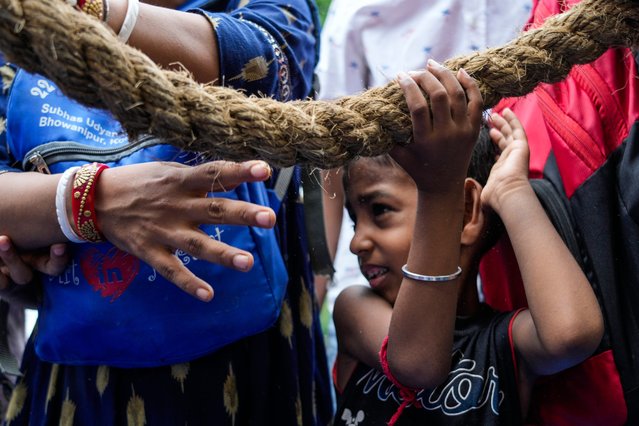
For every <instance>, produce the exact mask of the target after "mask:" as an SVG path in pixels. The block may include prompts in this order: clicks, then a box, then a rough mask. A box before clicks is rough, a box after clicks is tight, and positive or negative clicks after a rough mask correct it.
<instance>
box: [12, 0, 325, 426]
mask: <svg viewBox="0 0 639 426" xmlns="http://www.w3.org/2000/svg"><path fill="white" fill-rule="evenodd" d="M220 3H221V4H220ZM183 8H189V9H197V10H194V12H199V13H205V14H206V16H207V17H208V18H209V20H210V21H211V24H212V25H213V27H214V28H215V33H216V35H217V41H218V45H219V54H220V59H221V61H222V63H221V69H220V72H221V80H222V83H223V84H225V85H227V86H232V87H235V88H238V89H242V90H245V91H246V92H247V93H253V94H261V95H266V96H271V97H273V98H276V99H280V100H288V99H296V98H303V97H306V96H307V95H308V94H309V93H310V90H311V86H312V75H313V68H314V66H315V63H316V60H317V51H316V47H317V46H316V44H317V41H318V30H319V27H318V21H317V14H316V10H315V6H314V5H313V4H312V2H311V1H306V0H287V1H281V0H248V1H247V0H233V1H230V2H219V1H212V2H202V1H197V0H196V1H188V2H187V3H186V4H185V5H184V6H183ZM2 64H3V62H0V76H1V77H2V92H1V95H0V170H8V169H11V168H13V170H17V169H20V168H21V164H20V160H21V159H18V158H13V156H12V155H13V153H12V152H8V150H7V146H8V145H7V141H6V132H5V123H6V114H7V111H6V97H7V96H8V94H9V92H10V90H11V84H12V81H13V77H14V74H15V71H16V69H15V68H13V67H11V66H10V65H8V64H4V65H2ZM13 142H14V143H15V141H13ZM300 180H301V178H300V173H299V171H296V173H295V175H294V178H293V182H292V184H291V186H290V188H289V193H288V194H287V196H286V198H285V200H284V204H283V206H282V208H281V209H280V212H279V213H278V229H277V232H278V235H279V241H280V246H281V250H282V253H283V254H284V259H285V261H286V264H287V269H288V273H289V284H288V289H287V295H286V298H285V301H284V304H283V308H282V314H281V316H280V318H279V319H278V321H277V323H276V324H275V326H273V327H272V328H271V329H270V330H268V331H266V332H264V333H261V334H258V335H255V336H252V337H250V338H247V339H244V340H242V341H239V342H237V343H235V344H232V345H230V346H227V347H224V348H223V349H221V350H219V351H217V352H215V353H213V354H210V355H208V356H205V357H202V358H199V359H195V360H192V361H190V362H186V363H183V364H179V365H171V366H165V367H156V368H144V369H120V368H111V367H108V366H99V367H70V366H64V365H54V364H50V363H46V362H43V361H41V360H39V359H38V358H37V356H36V355H35V352H34V349H33V342H30V343H29V345H28V347H27V349H26V353H25V357H24V359H23V371H24V377H23V378H21V380H20V381H19V383H18V384H17V386H16V389H15V391H14V394H13V398H12V401H11V404H10V407H9V410H8V412H7V415H6V419H5V423H6V424H8V425H24V424H30V425H44V424H76V425H88V424H91V425H96V424H98V425H125V424H147V425H185V424H189V425H246V424H251V425H270V424H277V425H323V424H327V423H328V422H329V421H330V418H331V414H332V413H331V401H330V393H329V386H330V384H329V378H328V372H327V366H326V358H325V354H324V345H323V341H322V333H321V330H320V324H319V320H318V312H317V307H316V303H315V299H314V289H313V277H312V273H311V270H310V264H309V261H308V245H307V241H306V239H305V237H304V236H305V235H306V234H305V229H304V226H305V225H304V221H303V211H302V206H301V205H300V204H299V203H298V202H297V200H298V199H299V197H298V196H299V194H298V188H299V185H300ZM0 184H1V178H0ZM141 320H144V319H143V318H141ZM36 332H37V331H36Z"/></svg>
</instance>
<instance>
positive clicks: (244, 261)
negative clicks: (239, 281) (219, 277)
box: [233, 254, 250, 271]
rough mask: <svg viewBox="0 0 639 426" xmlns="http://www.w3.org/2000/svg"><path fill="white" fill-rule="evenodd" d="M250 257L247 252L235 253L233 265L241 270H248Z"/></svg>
mask: <svg viewBox="0 0 639 426" xmlns="http://www.w3.org/2000/svg"><path fill="white" fill-rule="evenodd" d="M249 261H250V259H249V257H248V256H247V255H245V254H238V255H235V257H234V258H233V266H235V267H236V268H237V269H239V270H241V271H246V270H247V269H248V267H249Z"/></svg>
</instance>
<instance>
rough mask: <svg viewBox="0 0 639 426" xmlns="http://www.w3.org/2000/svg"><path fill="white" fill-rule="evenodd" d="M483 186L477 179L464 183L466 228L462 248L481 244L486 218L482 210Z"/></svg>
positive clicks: (462, 238) (462, 235) (463, 232)
mask: <svg viewBox="0 0 639 426" xmlns="http://www.w3.org/2000/svg"><path fill="white" fill-rule="evenodd" d="M481 191H482V186H481V185H480V184H479V182H477V181H476V180H475V179H472V178H466V180H465V181H464V227H463V229H462V234H461V244H462V246H472V245H475V244H476V243H477V242H479V240H480V238H481V236H482V234H483V231H484V227H485V224H486V217H485V215H484V212H483V209H482V208H481Z"/></svg>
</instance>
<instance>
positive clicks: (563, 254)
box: [497, 185, 603, 374]
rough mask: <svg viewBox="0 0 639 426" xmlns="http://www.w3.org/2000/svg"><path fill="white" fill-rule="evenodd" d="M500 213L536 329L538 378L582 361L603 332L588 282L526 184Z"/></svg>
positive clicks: (533, 360)
mask: <svg viewBox="0 0 639 426" xmlns="http://www.w3.org/2000/svg"><path fill="white" fill-rule="evenodd" d="M499 210H500V211H498V212H497V213H498V214H499V215H500V217H501V219H502V221H503V223H504V225H505V227H506V230H507V232H508V235H509V237H510V240H511V242H512V245H513V248H514V250H515V254H516V257H517V261H518V263H519V267H520V270H521V274H522V278H523V282H524V287H525V291H526V297H527V299H528V304H529V307H530V315H531V318H532V321H533V322H534V327H533V328H532V329H533V330H536V336H532V340H533V341H534V342H535V343H534V344H533V345H532V346H531V345H528V353H529V354H530V356H529V358H530V359H528V361H529V364H530V366H531V367H532V368H533V370H536V371H535V372H536V373H538V374H549V373H553V372H556V371H560V370H562V369H564V368H566V367H567V366H569V365H573V364H574V363H576V362H580V361H581V360H583V359H584V358H586V357H587V356H589V355H590V354H591V353H592V351H594V349H595V348H596V346H597V345H598V344H599V341H600V339H601V333H602V329H603V320H602V316H601V311H600V308H599V305H598V302H597V299H596V297H595V295H594V293H593V290H592V287H591V286H590V283H589V282H588V280H587V279H586V276H585V275H584V273H583V272H582V270H581V268H580V267H579V265H578V264H577V262H576V261H575V259H574V258H573V256H572V254H571V253H570V251H569V250H568V248H567V247H566V245H565V244H564V242H563V241H562V239H561V237H560V236H559V234H558V233H557V232H556V230H555V228H554V227H553V225H552V223H551V222H550V220H549V219H548V217H547V216H546V213H545V212H544V210H543V207H542V206H541V204H540V203H539V201H538V200H537V197H536V195H535V193H534V191H533V189H532V187H531V186H530V185H525V186H523V187H521V188H519V189H517V190H516V191H512V192H511V193H510V194H508V196H507V197H505V198H504V199H502V200H501V203H500V208H499ZM528 337H530V336H528ZM516 343H517V342H516Z"/></svg>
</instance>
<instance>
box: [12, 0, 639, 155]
mask: <svg viewBox="0 0 639 426" xmlns="http://www.w3.org/2000/svg"><path fill="white" fill-rule="evenodd" d="M637 28H639V2H636V1H632V0H614V1H613V0H584V1H583V2H581V3H579V4H577V5H576V6H574V7H573V8H572V9H570V10H569V11H567V12H565V13H563V14H561V15H557V16H555V17H552V18H550V19H548V20H547V21H546V22H545V23H544V24H543V25H542V26H541V27H540V28H538V29H534V30H530V31H527V32H525V33H522V34H521V35H520V36H519V37H518V38H516V39H515V40H513V41H511V42H510V43H508V44H506V45H504V46H502V47H498V48H493V49H488V50H485V51H483V52H479V53H473V54H470V55H465V56H459V57H456V58H453V59H450V60H448V61H446V62H445V63H444V65H445V66H446V67H448V68H449V69H451V70H454V71H455V70H457V69H459V68H461V67H463V68H464V69H465V70H466V71H467V72H468V73H469V74H470V75H471V76H472V77H474V78H475V79H476V80H477V81H478V84H479V87H480V91H481V92H482V95H483V97H484V103H485V105H486V107H491V106H494V105H495V104H496V103H497V102H498V101H499V100H500V99H501V98H503V97H511V96H522V95H525V94H527V93H530V92H531V91H532V90H533V89H534V88H535V87H536V86H537V85H538V84H539V83H541V82H545V83H553V82H557V81H560V80H562V79H563V78H565V76H566V75H567V74H568V72H569V71H570V69H571V68H572V67H573V66H574V65H576V64H585V63H589V62H592V61H594V60H595V59H597V58H598V57H599V56H600V55H601V54H603V53H604V52H605V51H606V50H607V49H608V48H609V47H612V46H636V45H639V31H637ZM0 50H2V51H3V52H4V53H5V55H6V57H7V58H8V59H9V60H10V61H12V62H13V63H15V64H16V65H18V66H20V67H22V68H24V69H26V70H27V71H30V72H37V73H41V74H43V75H45V76H46V77H48V78H49V79H50V80H52V81H53V82H55V83H56V84H57V85H58V87H60V89H61V90H62V91H63V93H65V95H67V96H69V97H70V98H73V99H75V100H77V101H79V102H81V103H83V104H85V105H87V106H89V107H99V108H105V109H108V110H109V111H111V113H112V114H113V115H114V117H115V118H116V119H117V120H119V121H120V123H121V124H122V126H123V127H124V128H125V129H126V131H127V132H128V134H129V136H130V137H136V136H138V135H141V134H152V135H154V136H157V137H160V138H162V139H165V140H166V141H167V142H168V143H170V144H173V145H176V146H178V147H180V148H183V149H187V150H193V151H197V152H202V153H204V154H205V155H207V156H208V157H210V158H224V159H228V160H236V161H241V160H248V159H255V158H262V159H264V160H266V161H268V162H270V163H271V164H273V165H275V166H289V165H292V164H299V163H308V164H311V165H313V166H317V167H321V168H330V167H336V166H339V165H343V164H345V163H346V162H348V161H349V160H351V159H353V158H354V157H356V156H360V155H361V156H375V155H380V154H383V153H386V152H388V151H389V150H390V149H391V148H392V147H393V146H395V145H396V144H407V143H409V142H410V141H411V122H410V116H409V114H408V110H407V107H406V102H405V100H404V97H403V95H402V92H401V90H400V88H399V86H398V84H397V83H396V82H391V83H389V84H387V85H386V86H382V87H377V88H373V89H370V90H368V91H366V92H363V93H361V94H358V95H355V96H347V97H344V98H341V99H338V100H336V101H334V102H325V101H295V102H288V103H281V102H277V101H275V100H273V99H269V98H258V97H254V96H250V97H247V96H246V95H244V94H242V93H240V92H238V91H235V90H233V89H230V88H225V87H219V86H213V85H202V84H199V83H197V82H195V81H193V80H192V79H191V78H190V76H189V75H188V74H187V73H186V72H176V71H171V70H162V69H160V68H159V67H158V66H157V65H156V64H155V63H154V62H152V61H151V60H150V59H149V58H148V57H147V56H146V55H144V54H143V53H141V52H140V51H138V50H136V49H134V48H132V47H130V46H127V45H125V44H122V43H120V42H118V41H117V38H116V36H115V34H113V32H112V31H111V30H110V29H108V28H106V27H105V26H104V25H102V24H101V23H100V22H99V21H98V20H96V19H93V18H91V17H89V16H86V15H85V14H82V13H79V12H77V11H75V10H74V9H73V8H71V7H70V6H68V5H66V4H65V3H64V2H63V1H60V0H0Z"/></svg>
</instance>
